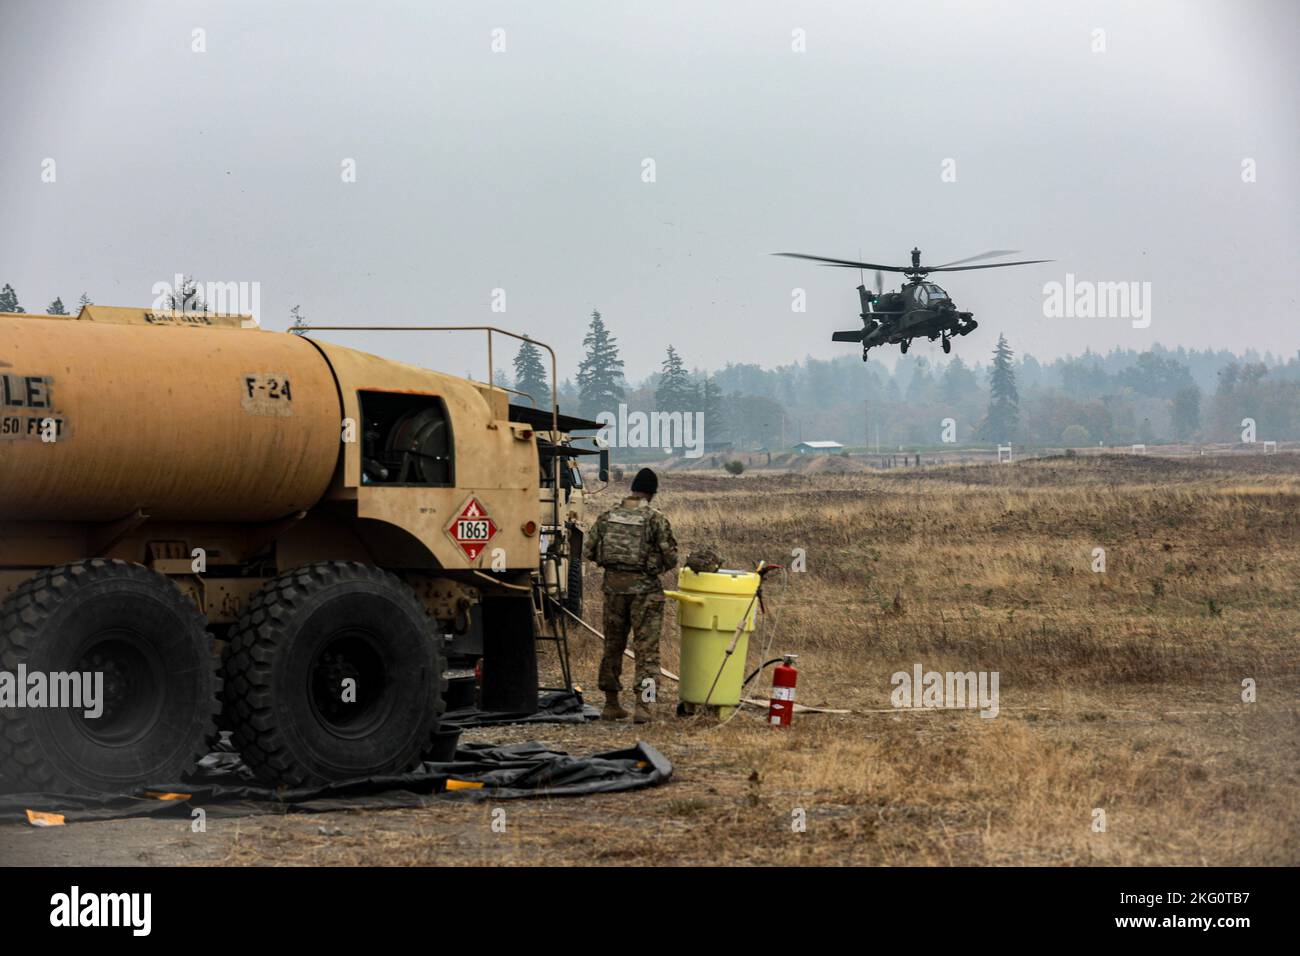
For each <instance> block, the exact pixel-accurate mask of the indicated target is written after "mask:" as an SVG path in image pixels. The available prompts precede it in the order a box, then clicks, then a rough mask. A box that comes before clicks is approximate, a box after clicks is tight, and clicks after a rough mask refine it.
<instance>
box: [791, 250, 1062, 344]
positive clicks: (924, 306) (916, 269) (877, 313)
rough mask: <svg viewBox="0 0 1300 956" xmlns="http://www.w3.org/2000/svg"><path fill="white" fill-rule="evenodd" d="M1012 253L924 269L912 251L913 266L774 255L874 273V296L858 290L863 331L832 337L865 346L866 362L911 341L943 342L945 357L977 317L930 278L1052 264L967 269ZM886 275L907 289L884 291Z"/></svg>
mask: <svg viewBox="0 0 1300 956" xmlns="http://www.w3.org/2000/svg"><path fill="white" fill-rule="evenodd" d="M1014 254H1015V250H1014V249H994V250H990V251H989V252H981V253H980V254H979V255H977V256H970V257H969V258H967V259H957V260H955V261H953V262H945V263H943V264H942V265H938V266H926V265H922V264H921V250H920V249H913V250H912V264H911V266H884V265H878V264H877V263H874V262H854V261H851V260H848V259H829V258H826V257H825V256H809V255H804V254H803V253H801V252H777V253H774V255H778V256H788V257H790V258H792V259H809V260H811V261H813V262H818V263H821V264H822V265H825V266H835V267H839V268H844V269H857V270H858V272H859V276H860V275H861V273H862V272H863V270H867V269H870V270H874V271H875V273H876V288H875V290H874V291H873V290H871V289H868V288H867V287H866V285H865V283H861V284H859V285H858V298H859V300H860V301H861V303H862V314H861V317H862V328H861V329H853V330H851V331H847V332H835V333H832V335H831V341H833V342H861V343H862V361H864V362H865V361H866V360H867V352H868V351H870V350H871V349H872V348H874V347H876V346H878V345H897V346H898V348H899V351H900V352H903V353H906V352H907V348H908V346H909V345H910V344H911V342H912V339H915V338H921V337H922V336H924V337H925V338H928V339H929V340H930V341H931V342H933V341H934V340H935V339H942V342H943V350H944V352H950V351H952V337H953V336H956V335H969V334H970V333H971V332H973V331H975V329H976V327H977V326H978V325H979V323H978V322H976V321H975V317H974V313H971V312H962V311H960V310H958V308H957V306H956V305H955V304H954V303H953V301H952V297H951V296H949V295H948V293H947V292H945V291H944V290H943V289H941V288H939V286H937V285H935V284H934V283H933V282H930V281H928V277H929V275H930V273H932V272H965V271H967V270H970V269H1000V268H1002V267H1003V266H1027V265H1032V264H1034V263H1036V262H1051V261H1052V260H1051V259H1022V260H1020V261H1017V262H994V263H988V264H986V265H980V266H973V265H966V263H970V262H978V261H979V260H981V259H995V258H998V257H999V256H1010V255H1014ZM882 272H897V273H901V274H902V275H904V276H906V277H907V280H908V281H907V284H906V285H904V286H903V287H902V288H901V289H899V290H898V291H897V292H885V291H884V288H883V286H884V283H883V281H882V279H881V273H882Z"/></svg>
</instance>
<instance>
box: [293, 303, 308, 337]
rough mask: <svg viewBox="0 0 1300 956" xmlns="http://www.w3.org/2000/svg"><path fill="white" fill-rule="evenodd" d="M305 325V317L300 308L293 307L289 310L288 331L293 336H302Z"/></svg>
mask: <svg viewBox="0 0 1300 956" xmlns="http://www.w3.org/2000/svg"><path fill="white" fill-rule="evenodd" d="M306 324H307V317H306V316H305V315H303V314H302V306H300V305H295V306H294V307H293V308H291V309H290V310H289V331H290V332H292V333H293V334H294V335H302V334H303V333H302V331H301V330H302V328H303V326H305V325H306Z"/></svg>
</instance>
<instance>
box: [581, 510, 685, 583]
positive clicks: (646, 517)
mask: <svg viewBox="0 0 1300 956" xmlns="http://www.w3.org/2000/svg"><path fill="white" fill-rule="evenodd" d="M629 528H635V529H637V530H636V533H635V535H631V534H630V533H629V532H628V529H629ZM611 529H612V530H611ZM583 556H584V557H586V559H587V560H588V561H594V562H595V563H596V564H599V565H600V566H601V567H602V568H604V569H605V590H607V591H614V592H618V593H621V594H652V593H654V592H656V591H661V590H663V586H662V585H661V584H660V583H659V575H661V574H663V573H664V572H665V571H671V570H673V569H674V568H675V567H677V539H676V538H674V537H673V529H672V525H670V524H669V523H668V518H667V517H665V516H664V514H663V512H660V511H656V510H655V509H654V508H652V507H650V504H649V503H648V502H647V501H646V500H645V499H644V498H635V497H633V498H624V499H623V501H622V502H621V503H620V504H619V505H618V506H617V507H615V508H611V509H610V510H609V511H607V512H605V513H604V514H603V515H601V516H600V517H599V518H597V519H596V524H595V525H594V526H593V527H592V529H591V533H590V534H588V535H587V540H586V541H585V543H584V546H583Z"/></svg>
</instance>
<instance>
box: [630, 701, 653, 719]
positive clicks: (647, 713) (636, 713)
mask: <svg viewBox="0 0 1300 956" xmlns="http://www.w3.org/2000/svg"><path fill="white" fill-rule="evenodd" d="M654 720H655V713H654V707H653V705H651V704H647V703H646V702H645V701H643V700H640V699H638V700H637V702H636V707H635V708H634V709H633V715H632V723H634V724H653V723H654Z"/></svg>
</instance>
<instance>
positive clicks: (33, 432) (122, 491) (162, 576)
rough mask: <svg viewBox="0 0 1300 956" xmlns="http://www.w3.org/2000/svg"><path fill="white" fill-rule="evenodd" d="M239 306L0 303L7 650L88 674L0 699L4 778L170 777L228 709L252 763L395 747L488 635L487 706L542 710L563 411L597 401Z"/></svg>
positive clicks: (270, 776)
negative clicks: (79, 687) (21, 702)
mask: <svg viewBox="0 0 1300 956" xmlns="http://www.w3.org/2000/svg"><path fill="white" fill-rule="evenodd" d="M249 326H250V323H249V322H248V321H247V320H246V319H241V317H237V316H214V315H205V314H191V313H156V312H151V311H149V310H144V309H117V308H108V307H103V306H93V305H92V306H87V307H86V308H84V309H83V310H82V312H81V314H80V315H78V316H76V317H61V316H32V315H12V314H0V598H3V599H4V602H3V604H0V660H3V661H5V662H6V663H7V665H10V666H15V665H22V666H23V667H24V668H25V669H26V670H27V671H28V672H36V671H42V672H46V673H48V674H58V673H73V672H75V673H85V674H99V675H101V677H102V679H103V683H104V687H105V688H106V691H105V693H106V697H107V700H106V703H105V706H104V708H103V713H102V714H101V715H99V716H96V717H93V718H92V717H89V716H87V715H85V714H83V713H80V712H74V711H72V710H68V709H61V710H60V709H49V708H47V709H42V710H34V709H33V710H28V709H23V708H14V707H7V706H3V705H4V703H5V702H4V701H3V700H0V787H6V788H9V789H13V788H14V787H15V786H16V787H17V788H18V789H28V790H59V789H62V790H76V789H91V790H123V789H130V788H131V787H134V786H140V785H144V784H148V783H158V782H166V781H169V780H175V779H176V778H177V777H178V776H179V775H180V774H181V773H182V772H183V771H184V770H185V768H186V767H188V766H189V765H190V764H192V762H193V761H194V759H195V758H196V757H197V756H199V755H200V754H201V753H202V752H203V751H204V749H205V746H206V742H207V741H208V740H210V739H211V737H212V736H213V734H214V733H215V719H216V716H217V714H218V711H220V710H223V709H224V716H225V722H226V723H227V724H228V726H230V728H231V729H232V731H233V734H234V740H235V742H236V744H237V745H238V746H239V747H240V750H241V752H242V753H243V755H244V758H245V760H246V761H247V762H248V763H249V765H250V766H251V767H252V768H253V769H254V770H255V771H256V772H257V773H258V774H259V775H261V776H262V777H263V778H265V779H267V780H270V781H273V782H276V783H280V784H289V785H303V784H308V783H314V782H322V781H327V780H337V779H344V778H350V777H359V776H370V775H374V774H376V773H386V772H391V771H394V770H401V769H404V768H405V767H408V766H410V764H411V763H412V761H414V760H417V759H418V758H419V756H420V754H421V753H423V752H424V751H425V749H426V748H427V747H428V746H429V742H430V739H431V735H432V733H433V731H434V728H435V727H436V722H437V718H438V714H439V713H440V712H441V711H442V709H443V686H444V678H443V675H444V671H445V669H446V666H447V660H448V654H449V653H450V654H452V655H454V656H456V658H457V659H459V660H461V661H462V666H463V664H464V663H465V662H468V663H469V664H470V665H472V663H473V659H474V658H475V657H477V656H478V655H480V654H481V655H482V657H483V658H484V674H485V676H484V687H483V696H484V703H485V706H489V707H492V708H494V709H501V710H514V711H527V710H531V709H533V708H535V707H536V699H537V670H536V657H535V647H534V643H533V641H534V637H535V635H536V624H537V623H538V622H539V621H551V623H550V624H548V625H547V626H548V627H550V628H552V629H553V628H555V627H556V626H557V625H555V624H554V619H555V618H556V617H558V615H554V614H552V613H551V612H550V610H549V609H550V607H551V606H552V604H558V603H562V602H569V601H570V600H571V598H572V595H571V594H570V593H569V588H570V586H571V584H572V582H573V581H574V576H573V575H572V574H571V573H570V572H569V570H568V569H569V567H570V565H569V563H568V558H569V556H570V554H571V553H572V551H571V543H572V537H573V536H574V535H575V534H576V533H577V532H578V531H579V529H580V521H581V505H580V502H581V480H580V477H579V476H578V474H577V472H576V469H574V468H573V461H574V459H573V457H572V456H573V455H574V454H577V452H576V451H571V450H570V446H569V444H568V441H567V435H566V434H564V432H567V431H570V430H573V429H574V428H595V427H598V426H597V425H596V423H593V422H582V421H580V420H577V419H569V420H565V421H566V425H565V427H563V428H560V427H559V425H560V423H561V420H562V418H563V417H562V416H558V413H557V412H554V411H552V410H549V409H548V410H547V411H545V412H537V411H530V410H526V409H518V408H516V407H514V406H511V405H510V404H509V402H508V400H507V397H506V394H505V393H504V392H503V391H502V390H500V389H498V388H493V387H491V386H488V385H483V384H479V383H475V382H472V381H468V380H465V379H460V378H456V377H454V376H448V375H443V374H440V373H437V372H432V371H429V370H427V369H421V368H417V367H415V366H411V365H406V364H403V363H400V362H394V361H390V360H387V359H382V358H379V357H377V356H373V355H369V354H366V353H364V352H359V351H356V350H353V349H348V348H344V347H343V346H340V345H336V344H333V343H327V342H320V341H316V340H313V339H311V338H307V337H304V336H298V335H291V334H287V333H273V332H265V331H262V330H260V329H257V328H256V327H249ZM493 331H499V330H493ZM507 334H509V333H507ZM490 335H491V332H489V347H490ZM489 361H490V360H489ZM539 440H544V442H545V446H546V449H545V454H544V455H543V454H541V453H540V451H539ZM571 474H572V478H571V477H570V475H571ZM576 580H577V581H578V582H580V575H578V576H577V579H576ZM534 601H538V602H539V603H538V604H537V605H536V606H535V604H534ZM539 611H540V612H541V613H539ZM218 657H219V658H220V664H219V666H218V665H217V663H216V661H217V660H218ZM566 668H567V665H566ZM566 680H567V670H566ZM223 684H224V689H220V688H221V687H222V685H223Z"/></svg>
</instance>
